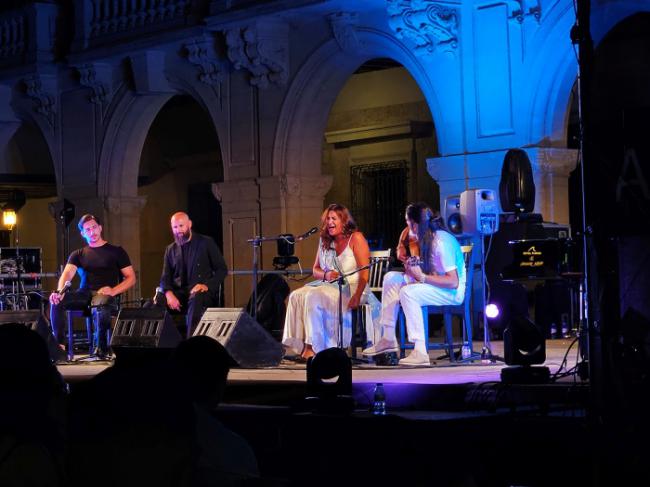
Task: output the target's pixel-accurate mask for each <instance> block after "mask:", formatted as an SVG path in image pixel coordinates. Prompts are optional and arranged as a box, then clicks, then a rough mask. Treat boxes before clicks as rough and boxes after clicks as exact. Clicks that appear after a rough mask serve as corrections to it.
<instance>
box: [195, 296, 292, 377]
mask: <svg viewBox="0 0 650 487" xmlns="http://www.w3.org/2000/svg"><path fill="white" fill-rule="evenodd" d="M198 335H206V336H209V337H211V338H213V339H215V340H217V341H218V342H219V343H221V345H223V346H224V348H225V349H226V350H227V351H228V353H229V354H230V356H231V357H232V358H233V359H234V360H235V361H236V362H237V364H238V365H239V366H240V367H246V368H250V367H273V366H276V365H278V364H279V363H280V361H281V360H282V355H283V350H282V344H281V343H279V342H278V341H277V340H275V339H274V338H273V337H272V336H271V334H270V333H268V332H267V331H266V330H265V329H264V328H262V326H261V325H260V324H259V323H258V322H257V321H255V320H254V319H253V318H252V317H251V315H249V314H248V313H246V311H244V310H243V309H242V308H208V309H207V310H205V313H204V314H203V316H202V317H201V321H200V322H199V324H198V325H197V326H196V329H195V330H194V335H193V336H198Z"/></svg>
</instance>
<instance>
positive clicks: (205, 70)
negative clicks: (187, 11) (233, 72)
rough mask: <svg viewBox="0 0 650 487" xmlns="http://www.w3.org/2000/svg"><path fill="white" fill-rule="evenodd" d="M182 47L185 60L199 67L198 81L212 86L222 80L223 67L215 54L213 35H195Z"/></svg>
mask: <svg viewBox="0 0 650 487" xmlns="http://www.w3.org/2000/svg"><path fill="white" fill-rule="evenodd" d="M184 47H185V50H186V52H187V60H188V61H189V62H190V63H191V64H193V65H195V66H196V67H197V68H198V69H199V81H201V82H202V83H205V84H207V85H210V86H214V85H216V84H218V83H220V82H221V81H222V80H223V77H224V71H225V69H224V66H223V61H221V60H220V59H219V56H218V55H217V51H216V48H215V39H214V37H213V36H211V35H203V36H200V37H195V38H194V39H192V40H190V42H188V43H186V44H185V46H184Z"/></svg>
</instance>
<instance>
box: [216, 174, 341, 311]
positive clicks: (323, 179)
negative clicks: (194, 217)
mask: <svg viewBox="0 0 650 487" xmlns="http://www.w3.org/2000/svg"><path fill="white" fill-rule="evenodd" d="M331 184H332V178H331V176H290V175H284V176H270V177H263V178H256V179H245V180H239V181H227V182H223V183H217V184H215V194H216V196H217V198H218V199H220V200H221V207H222V212H223V228H224V235H223V246H224V249H223V251H224V257H225V259H226V263H227V264H228V269H229V270H248V271H250V270H252V267H253V247H252V244H251V243H249V242H247V240H248V239H251V238H253V237H254V236H257V235H262V236H268V237H272V236H277V235H280V234H283V233H292V234H294V235H300V234H302V233H304V232H306V231H307V230H308V229H310V228H311V227H313V226H318V225H319V221H320V214H321V212H322V211H323V198H324V197H325V194H326V193H327V191H328V190H329V188H330V186H331ZM317 242H318V239H317V238H316V237H315V236H314V237H312V238H310V239H307V240H305V241H303V242H299V243H297V244H296V248H295V250H296V255H297V256H298V257H299V258H300V262H301V264H302V267H303V268H307V269H311V266H312V263H313V259H314V255H315V251H316V246H317ZM276 255H277V246H276V244H275V243H274V242H264V243H262V245H261V249H260V252H259V256H258V259H259V260H258V269H272V268H273V257H274V256H276ZM225 290H226V293H225V298H226V305H227V306H244V305H245V304H246V303H247V302H248V299H249V298H250V296H251V294H252V292H253V281H252V277H251V276H250V275H245V276H230V277H229V278H228V279H227V280H226V286H225Z"/></svg>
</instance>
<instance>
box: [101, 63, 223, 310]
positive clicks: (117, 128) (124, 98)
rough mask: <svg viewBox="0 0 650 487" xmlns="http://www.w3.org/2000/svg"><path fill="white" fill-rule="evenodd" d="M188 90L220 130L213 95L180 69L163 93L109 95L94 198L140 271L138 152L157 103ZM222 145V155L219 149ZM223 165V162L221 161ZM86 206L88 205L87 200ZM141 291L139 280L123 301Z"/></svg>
mask: <svg viewBox="0 0 650 487" xmlns="http://www.w3.org/2000/svg"><path fill="white" fill-rule="evenodd" d="M186 93H187V94H189V95H190V96H192V97H193V98H194V99H195V100H196V101H197V103H198V104H199V105H201V106H202V107H204V108H205V109H206V111H207V112H208V113H209V116H210V118H211V120H212V122H213V125H214V127H215V130H216V132H217V134H216V136H217V137H218V138H219V140H221V137H219V133H220V132H222V131H223V122H222V121H220V120H219V113H218V111H217V110H218V109H217V108H216V107H219V103H218V100H216V99H215V96H216V95H215V94H214V90H213V89H211V87H209V86H207V85H205V86H203V85H202V84H201V83H199V82H198V81H195V80H193V79H192V76H191V74H187V76H186V73H184V70H183V69H182V68H181V69H178V70H176V71H175V77H174V79H173V80H171V81H170V84H169V90H168V91H167V92H164V93H152V94H144V95H141V94H140V95H138V94H135V93H133V92H131V91H129V90H126V89H123V90H122V91H120V92H118V93H117V94H116V95H115V99H114V101H113V104H112V106H111V107H110V110H109V112H108V113H110V116H109V117H108V121H107V123H106V129H105V131H104V136H103V143H102V146H101V149H100V155H99V174H98V184H97V198H98V200H99V201H98V202H95V205H99V206H101V207H103V209H104V213H105V223H104V226H105V231H106V235H107V237H109V238H110V239H111V241H113V242H115V243H118V244H120V245H122V246H124V248H125V249H126V250H127V252H128V253H129V256H130V257H131V260H132V263H133V265H134V267H135V269H136V272H138V273H139V270H140V252H141V249H140V236H139V227H140V212H141V210H142V208H143V207H144V205H145V204H146V201H145V198H143V197H141V196H139V195H138V173H139V167H140V157H141V154H142V149H143V146H144V142H145V139H146V137H147V134H148V133H149V129H150V128H151V124H152V123H153V121H154V119H155V118H156V116H157V115H158V113H159V112H160V110H161V108H162V107H163V106H164V105H165V103H167V102H168V101H169V100H170V99H171V98H172V97H173V96H174V95H176V94H186ZM223 149H224V148H223V147H222V154H224V151H223ZM225 165H226V164H225V163H224V166H225ZM91 207H92V204H91ZM142 291H143V292H145V294H146V293H148V292H149V290H142ZM140 295H141V292H140V288H139V281H138V284H137V285H136V287H135V288H134V289H133V290H132V291H130V292H129V295H128V296H127V300H131V299H134V298H136V297H137V298H139V297H140Z"/></svg>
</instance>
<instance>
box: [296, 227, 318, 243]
mask: <svg viewBox="0 0 650 487" xmlns="http://www.w3.org/2000/svg"><path fill="white" fill-rule="evenodd" d="M317 231H318V227H312V228H310V229H309V230H307V231H306V232H305V233H303V234H302V235H300V236H298V237H296V242H300V241H301V240H305V239H306V238H307V237H309V236H311V235H313V234H315V233H316V232H317Z"/></svg>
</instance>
